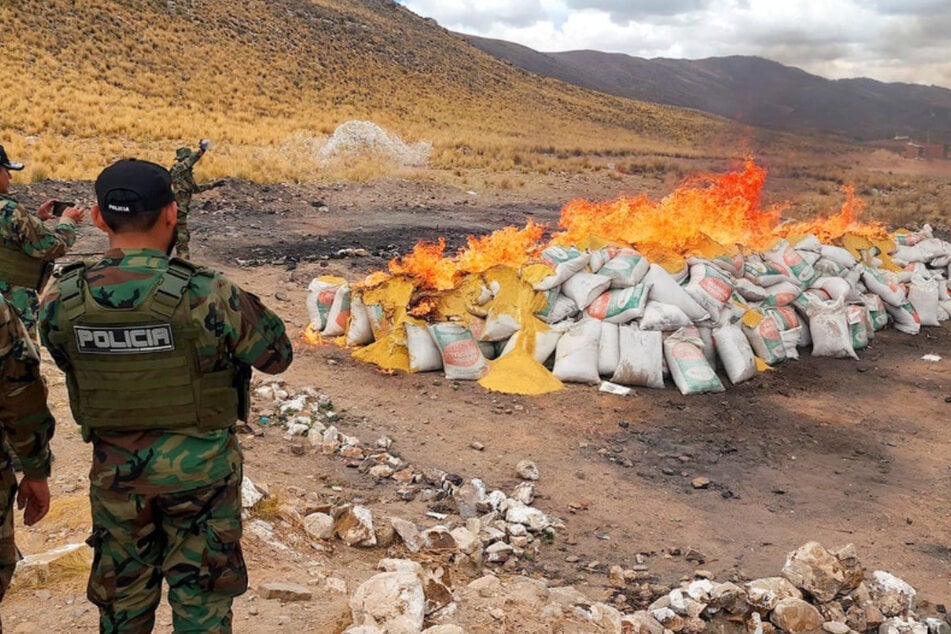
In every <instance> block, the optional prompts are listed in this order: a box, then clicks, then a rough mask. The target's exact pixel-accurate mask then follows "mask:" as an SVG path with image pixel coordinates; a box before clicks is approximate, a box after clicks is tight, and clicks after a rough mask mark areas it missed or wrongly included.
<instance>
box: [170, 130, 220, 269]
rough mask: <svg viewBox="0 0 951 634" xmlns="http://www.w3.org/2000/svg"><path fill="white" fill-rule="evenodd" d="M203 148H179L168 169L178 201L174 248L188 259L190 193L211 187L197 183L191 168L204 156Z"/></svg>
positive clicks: (181, 256)
mask: <svg viewBox="0 0 951 634" xmlns="http://www.w3.org/2000/svg"><path fill="white" fill-rule="evenodd" d="M204 154H205V150H203V149H202V148H198V149H197V150H195V151H194V152H192V151H190V150H189V149H188V148H179V149H178V153H177V154H176V156H175V158H176V161H175V164H174V165H172V167H171V168H170V169H169V172H170V173H171V175H172V191H173V192H175V202H176V203H178V225H177V227H178V237H177V239H176V241H175V250H176V251H177V252H178V257H180V258H185V259H186V260H187V259H188V241H189V239H190V238H191V234H190V233H189V231H188V206H189V205H191V202H192V195H193V194H197V193H199V192H203V191H207V190H209V189H211V184H210V183H209V184H205V185H199V184H198V183H196V182H195V175H194V174H193V173H192V168H194V167H195V163H197V162H198V160H199V159H200V158H201V157H202V156H204Z"/></svg>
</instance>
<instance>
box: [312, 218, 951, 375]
mask: <svg viewBox="0 0 951 634" xmlns="http://www.w3.org/2000/svg"><path fill="white" fill-rule="evenodd" d="M894 239H895V241H894V245H895V246H894V249H893V251H892V253H891V254H890V256H888V255H886V254H883V253H882V252H881V251H880V250H879V247H877V246H875V245H874V243H872V242H870V241H865V244H864V245H861V244H859V243H857V242H856V241H853V242H856V244H859V246H862V247H863V248H859V247H858V246H855V244H852V246H851V247H850V248H845V247H842V246H837V245H830V244H821V243H820V242H819V240H818V239H817V238H816V237H815V236H812V235H810V236H807V237H805V238H803V239H800V240H799V241H797V242H795V244H791V243H790V242H788V241H787V240H785V239H782V240H778V241H777V242H776V243H775V245H774V246H773V247H772V248H770V249H768V250H766V251H763V252H761V253H749V252H743V251H737V252H736V253H735V254H732V255H723V256H720V257H713V258H706V259H705V258H700V257H692V258H688V259H687V260H685V263H684V265H683V266H682V268H681V269H680V270H678V271H674V272H671V271H669V270H667V269H665V268H664V267H662V266H661V265H659V264H657V263H651V262H649V261H648V259H647V258H646V257H645V256H644V255H642V254H641V253H639V252H638V251H636V250H635V249H632V248H618V247H602V248H599V249H595V250H582V249H578V248H575V247H561V246H550V247H548V248H546V249H545V250H544V251H543V252H542V254H541V262H537V263H531V264H530V265H526V266H523V267H522V268H521V269H519V270H518V271H510V273H508V274H504V273H500V272H499V271H498V268H501V267H497V269H494V270H490V271H486V272H485V273H482V274H480V275H478V276H470V277H469V278H467V279H466V280H464V281H463V282H461V283H460V284H458V285H457V287H456V288H455V289H453V290H450V291H445V292H443V293H442V294H441V295H436V296H435V299H434V295H433V294H432V293H429V294H428V295H426V297H427V298H428V299H427V301H430V302H433V303H434V304H436V305H439V306H451V307H452V310H455V312H451V311H449V310H442V311H441V312H439V311H437V313H438V320H437V321H436V322H435V323H428V322H427V321H423V320H420V319H416V318H413V317H409V316H408V315H407V308H408V307H407V302H408V301H410V298H411V297H412V296H413V294H412V293H413V291H412V289H411V292H406V291H405V290H402V289H403V288H404V286H405V285H406V284H408V283H410V282H408V281H407V280H406V279H401V280H396V279H395V278H389V279H385V280H383V281H377V282H376V283H375V285H374V284H371V285H366V284H360V285H353V286H351V285H350V284H348V283H347V282H346V280H343V279H340V278H329V277H322V278H317V279H315V280H313V281H312V282H311V284H310V287H309V289H308V290H309V293H308V297H307V309H308V312H309V314H310V317H311V325H310V329H311V332H313V333H319V334H320V335H322V336H325V337H341V339H340V341H341V343H343V342H344V341H345V342H346V345H348V346H364V348H360V349H359V350H358V351H357V352H356V353H355V355H356V356H357V357H358V358H361V359H366V360H370V361H372V362H375V363H378V364H381V365H384V367H388V368H398V369H404V370H407V371H411V372H416V371H435V370H442V371H443V372H445V374H446V377H447V378H450V379H454V380H467V379H468V380H481V381H482V382H483V384H485V385H487V386H489V387H490V388H491V389H496V390H499V391H507V386H508V385H511V386H513V387H512V388H511V389H512V390H515V389H524V388H523V386H521V385H519V381H513V380H497V381H492V373H493V372H501V370H499V369H498V368H497V367H496V365H497V364H492V363H490V361H492V360H501V359H504V358H505V356H506V355H508V354H510V353H512V352H513V351H515V350H521V351H527V352H529V353H530V354H531V357H532V358H533V359H534V362H536V363H537V364H543V365H544V368H548V369H550V371H551V374H552V375H553V376H554V378H555V379H557V381H554V385H555V387H553V388H551V389H557V387H558V386H560V385H561V383H559V381H561V382H573V383H590V384H594V383H599V382H601V381H602V380H607V381H609V382H610V383H611V384H612V386H609V387H614V386H626V387H632V386H635V387H648V388H663V387H665V385H668V384H669V383H668V380H669V381H670V382H673V383H674V384H675V385H676V387H677V388H678V389H679V390H680V391H681V392H682V393H684V394H699V393H706V392H719V391H722V390H724V384H725V381H724V380H723V378H726V379H728V380H729V382H730V383H732V384H737V383H741V382H743V381H747V380H749V379H750V378H752V377H753V376H755V375H756V373H757V372H758V371H759V370H760V369H762V368H763V367H764V366H776V365H779V364H782V363H783V362H785V361H787V360H790V359H798V358H799V354H800V350H802V349H808V350H811V354H812V355H813V356H830V357H840V358H853V359H855V358H858V356H857V351H859V350H861V349H863V348H865V347H866V346H867V345H868V343H869V341H870V340H871V339H872V338H873V337H874V336H875V332H876V331H877V330H880V329H882V328H884V327H886V326H887V325H888V324H892V325H893V326H894V327H895V328H897V329H898V330H900V331H901V332H904V333H908V334H917V333H918V331H919V330H920V328H921V327H922V326H938V325H939V324H940V322H941V321H944V320H946V319H948V318H949V317H951V294H949V287H948V278H949V275H951V243H948V242H945V241H943V240H941V239H939V238H936V237H934V235H933V232H932V230H931V228H930V227H929V226H927V225H926V226H925V228H924V229H923V230H922V231H920V232H917V233H904V234H898V235H896V236H895V237H894ZM540 267H541V269H542V270H543V271H546V272H547V273H545V274H542V275H540V274H539V269H540ZM473 277H475V278H476V279H472V278H473ZM388 284H390V285H392V286H393V288H394V293H393V295H391V296H390V295H388V294H387V292H385V291H386V289H387V285H388ZM400 285H404V286H400ZM474 286H477V287H480V288H481V290H482V292H481V293H474V292H472V289H473V287H474ZM526 289H527V293H526V292H525V291H526ZM387 297H393V298H397V297H398V301H397V300H396V299H393V301H389V300H388V299H387ZM513 297H518V298H520V299H521V300H523V301H525V298H526V297H528V298H530V300H528V301H529V302H530V303H531V304H532V307H533V309H532V310H526V309H525V307H524V306H518V305H513V304H512V303H511V301H512V298H513ZM453 298H455V299H454V300H453ZM506 302H509V303H506ZM460 306H464V307H465V308H464V309H462V310H460V309H459V307H460ZM536 307H540V308H536ZM344 338H345V339H344ZM371 344H380V345H379V346H377V348H376V349H375V350H374V351H373V354H369V352H368V351H369V350H370V349H372V346H371ZM384 344H385V345H384ZM384 350H385V355H386V356H382V357H381V356H380V355H381V351H384ZM758 360H759V363H758ZM531 363H532V361H527V362H526V363H523V364H522V366H519V368H524V372H525V373H526V374H528V373H529V372H531V373H532V374H530V376H533V377H538V376H540V375H539V374H538V368H537V367H536V366H532V365H531ZM502 365H504V367H505V371H506V372H509V373H511V372H512V371H513V368H512V365H511V364H502ZM518 371H522V370H521V369H519V370H518ZM542 371H544V369H542ZM546 376H547V375H546ZM721 377H723V378H721ZM506 378H507V379H509V378H511V374H509V375H506ZM614 389H615V391H616V390H617V389H619V388H616V387H615V388H614ZM549 391H550V390H549ZM520 393H536V392H520Z"/></svg>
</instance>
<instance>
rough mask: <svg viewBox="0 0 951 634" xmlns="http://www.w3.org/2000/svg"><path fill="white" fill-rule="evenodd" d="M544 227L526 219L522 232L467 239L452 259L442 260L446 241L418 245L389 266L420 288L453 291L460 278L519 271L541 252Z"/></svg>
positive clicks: (502, 231) (511, 229)
mask: <svg viewBox="0 0 951 634" xmlns="http://www.w3.org/2000/svg"><path fill="white" fill-rule="evenodd" d="M544 233H545V227H544V226H542V225H539V224H536V223H535V221H533V220H531V219H529V221H528V222H527V223H526V225H525V227H524V228H523V229H516V228H515V227H505V228H503V229H499V230H498V231H495V232H493V233H490V234H489V235H486V236H483V237H481V238H477V237H475V236H469V240H468V244H467V246H466V248H464V249H461V250H460V251H459V253H458V254H457V255H456V256H455V257H454V258H449V257H445V250H446V240H445V239H444V238H440V239H439V241H438V242H436V243H432V242H420V243H418V244H417V245H416V246H415V247H414V248H413V251H412V253H410V254H408V255H407V256H405V257H403V258H402V259H400V258H394V259H393V260H391V261H390V263H389V270H390V273H392V274H393V275H409V276H411V277H413V278H415V279H416V280H417V281H418V282H419V285H420V287H422V288H428V289H434V290H439V291H445V290H450V289H453V288H455V287H456V285H457V284H458V283H459V281H460V279H461V278H462V276H463V275H465V274H467V273H482V272H484V271H487V270H489V269H491V268H492V267H495V266H499V265H507V266H511V267H515V268H517V267H519V266H521V265H522V264H524V263H525V262H527V261H528V259H529V258H530V257H531V256H532V255H533V254H534V253H536V252H537V251H538V250H540V249H541V246H540V241H541V238H542V236H543V235H544Z"/></svg>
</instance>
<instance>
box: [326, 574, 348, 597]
mask: <svg viewBox="0 0 951 634" xmlns="http://www.w3.org/2000/svg"><path fill="white" fill-rule="evenodd" d="M324 588H325V589H326V590H327V591H328V592H336V593H338V594H347V581H346V580H345V579H341V578H340V577H327V579H326V580H325V581H324Z"/></svg>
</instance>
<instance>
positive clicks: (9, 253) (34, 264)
mask: <svg viewBox="0 0 951 634" xmlns="http://www.w3.org/2000/svg"><path fill="white" fill-rule="evenodd" d="M0 271H2V272H0V279H2V280H3V281H4V282H8V283H9V284H12V285H13V286H24V287H26V288H32V289H33V290H35V291H40V290H43V287H44V286H46V281H47V280H48V279H49V277H50V273H51V272H52V271H53V263H52V262H47V261H46V260H41V259H39V258H34V257H30V256H29V255H27V254H26V253H24V252H23V250H22V249H20V248H18V247H13V246H10V245H7V244H0Z"/></svg>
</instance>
